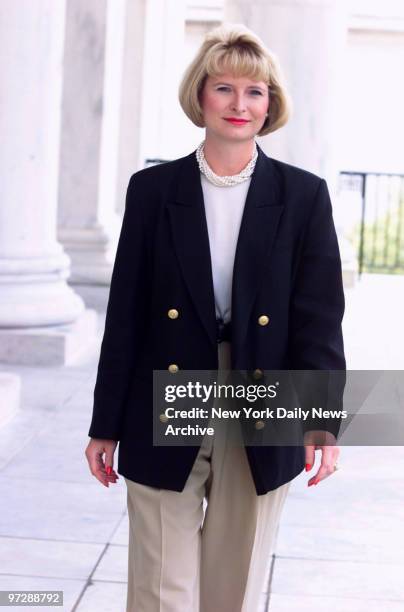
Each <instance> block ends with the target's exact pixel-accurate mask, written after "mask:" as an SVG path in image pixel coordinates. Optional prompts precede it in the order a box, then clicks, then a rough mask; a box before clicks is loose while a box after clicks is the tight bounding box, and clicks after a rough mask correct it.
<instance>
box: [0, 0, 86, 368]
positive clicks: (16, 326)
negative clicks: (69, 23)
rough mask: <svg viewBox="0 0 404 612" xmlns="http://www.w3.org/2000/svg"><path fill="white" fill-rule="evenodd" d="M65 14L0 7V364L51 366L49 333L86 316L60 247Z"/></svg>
mask: <svg viewBox="0 0 404 612" xmlns="http://www.w3.org/2000/svg"><path fill="white" fill-rule="evenodd" d="M64 9H65V7H64V2H63V1H62V0H60V1H58V2H54V0H36V1H35V2H31V1H30V0H22V1H21V2H1V3H0V90H1V101H0V135H1V140H2V146H1V147H0V167H1V169H2V180H1V181H0V328H1V331H0V334H1V337H0V360H2V361H8V362H14V363H15V362H16V363H21V362H23V363H37V362H38V361H40V362H42V363H44V362H46V360H47V359H48V358H49V359H50V361H51V362H52V358H53V356H54V353H53V348H52V347H50V344H52V343H51V342H50V338H49V336H48V335H47V332H44V331H43V330H44V328H45V329H46V330H49V329H52V328H49V326H61V325H63V324H69V323H72V322H75V321H77V320H82V317H83V316H84V314H83V313H84V303H83V301H82V300H81V298H80V297H79V296H78V295H76V293H75V292H74V291H72V289H71V288H70V287H69V286H68V285H67V283H66V279H67V277H68V275H69V268H70V260H69V258H68V256H67V255H66V254H65V253H64V251H63V248H62V246H61V245H60V244H59V243H58V242H57V240H56V206H57V186H58V163H59V134H60V103H61V86H62V52H63V38H64V20H65V10H64ZM45 326H46V327H45ZM28 328H29V329H28ZM58 329H59V338H58V340H57V343H58V345H59V346H60V343H62V344H64V340H62V339H61V338H60V333H61V331H60V329H61V328H60V327H58ZM40 330H42V332H43V333H42V332H41V331H40ZM66 333H67V332H66ZM41 334H42V335H41ZM44 336H46V339H45V340H44ZM65 336H66V334H65V335H64V338H65ZM40 337H41V338H42V340H44V342H43V343H42V344H41V349H42V350H41V351H39V349H38V346H39V345H38V344H37V342H36V340H38V339H39V338H40ZM81 343H83V337H81ZM68 352H69V351H68ZM64 356H66V352H65V351H63V358H64ZM63 358H62V361H63ZM48 362H49V361H48Z"/></svg>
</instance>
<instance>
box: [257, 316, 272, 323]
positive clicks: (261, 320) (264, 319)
mask: <svg viewBox="0 0 404 612" xmlns="http://www.w3.org/2000/svg"><path fill="white" fill-rule="evenodd" d="M258 323H259V324H260V325H268V323H269V317H267V315H261V316H260V317H258Z"/></svg>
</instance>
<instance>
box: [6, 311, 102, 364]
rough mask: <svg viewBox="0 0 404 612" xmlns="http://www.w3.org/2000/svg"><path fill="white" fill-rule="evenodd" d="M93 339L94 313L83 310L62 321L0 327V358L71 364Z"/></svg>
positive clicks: (27, 361)
mask: <svg viewBox="0 0 404 612" xmlns="http://www.w3.org/2000/svg"><path fill="white" fill-rule="evenodd" d="M96 341H97V313H96V312H95V310H90V309H87V310H84V311H83V312H82V313H81V314H80V315H79V316H78V318H77V319H76V320H75V321H74V322H73V323H69V324H65V325H53V326H46V327H31V328H26V329H1V330H0V361H1V362H3V363H9V364H17V365H31V366H56V365H74V364H75V363H77V362H78V361H79V360H80V359H82V358H83V355H85V354H87V353H88V352H89V351H90V350H91V348H92V347H93V346H95V343H96Z"/></svg>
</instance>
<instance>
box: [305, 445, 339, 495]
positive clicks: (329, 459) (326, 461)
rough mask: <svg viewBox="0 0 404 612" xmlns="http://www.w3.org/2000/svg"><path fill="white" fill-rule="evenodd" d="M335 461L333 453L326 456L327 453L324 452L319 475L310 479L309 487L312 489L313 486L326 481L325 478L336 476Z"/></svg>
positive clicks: (318, 471)
mask: <svg viewBox="0 0 404 612" xmlns="http://www.w3.org/2000/svg"><path fill="white" fill-rule="evenodd" d="M334 465H335V459H334V458H333V453H332V454H331V453H330V454H329V455H328V456H327V455H325V453H324V452H323V455H322V459H321V465H320V467H319V469H318V470H317V473H316V474H315V475H314V476H313V477H312V478H310V480H309V481H308V483H307V484H308V486H309V487H310V486H311V485H316V484H318V483H319V482H320V481H321V480H324V479H325V478H328V476H331V475H332V474H334V472H335V467H334Z"/></svg>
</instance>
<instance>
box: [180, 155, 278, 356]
mask: <svg viewBox="0 0 404 612" xmlns="http://www.w3.org/2000/svg"><path fill="white" fill-rule="evenodd" d="M276 179H277V177H276V176H275V172H274V168H273V163H272V161H271V159H270V158H269V157H267V156H266V155H265V153H264V152H263V151H262V150H261V148H260V147H258V159H257V163H256V166H255V170H254V173H253V175H252V179H251V183H250V187H249V190H248V193H247V199H246V203H245V206H244V211H243V216H242V220H241V226H240V232H239V236H238V241H237V248H236V254H235V260H234V269H233V285H232V329H233V338H232V343H233V346H232V349H233V350H232V355H233V359H232V361H234V356H236V360H235V361H238V360H237V355H239V354H240V351H241V350H242V345H243V342H244V338H245V334H246V332H247V326H248V321H249V317H250V313H251V310H252V308H253V304H254V300H255V296H256V294H257V291H258V289H259V285H260V283H262V282H263V281H264V280H265V279H264V275H265V266H266V265H267V258H268V256H269V253H270V250H271V247H272V244H273V242H274V239H275V236H276V231H277V227H278V223H279V219H280V216H281V212H282V210H283V205H281V203H280V197H279V185H278V182H277V180H276ZM168 210H169V214H170V221H171V229H172V233H173V238H174V246H175V250H176V253H177V257H178V260H179V263H180V267H181V270H182V274H183V276H184V279H185V282H186V284H187V286H188V289H189V292H190V295H191V297H192V300H193V303H194V305H195V308H196V311H197V312H198V314H199V317H200V319H201V322H202V324H203V326H204V328H205V329H206V332H207V333H208V335H209V338H210V339H211V341H212V343H214V344H215V345H216V310H215V296H214V288H213V276H212V267H211V254H210V246H209V234H208V227H207V222H206V215H205V206H204V201H203V192H202V186H201V180H200V173H199V167H198V164H197V161H196V157H195V152H193V153H191V154H190V155H188V156H187V157H185V158H184V162H183V164H182V166H181V168H180V172H179V175H178V179H177V185H176V192H175V193H174V194H173V196H172V198H171V200H170V201H169V202H168ZM262 314H265V313H262ZM233 367H234V368H237V367H238V366H237V364H235V365H233Z"/></svg>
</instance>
